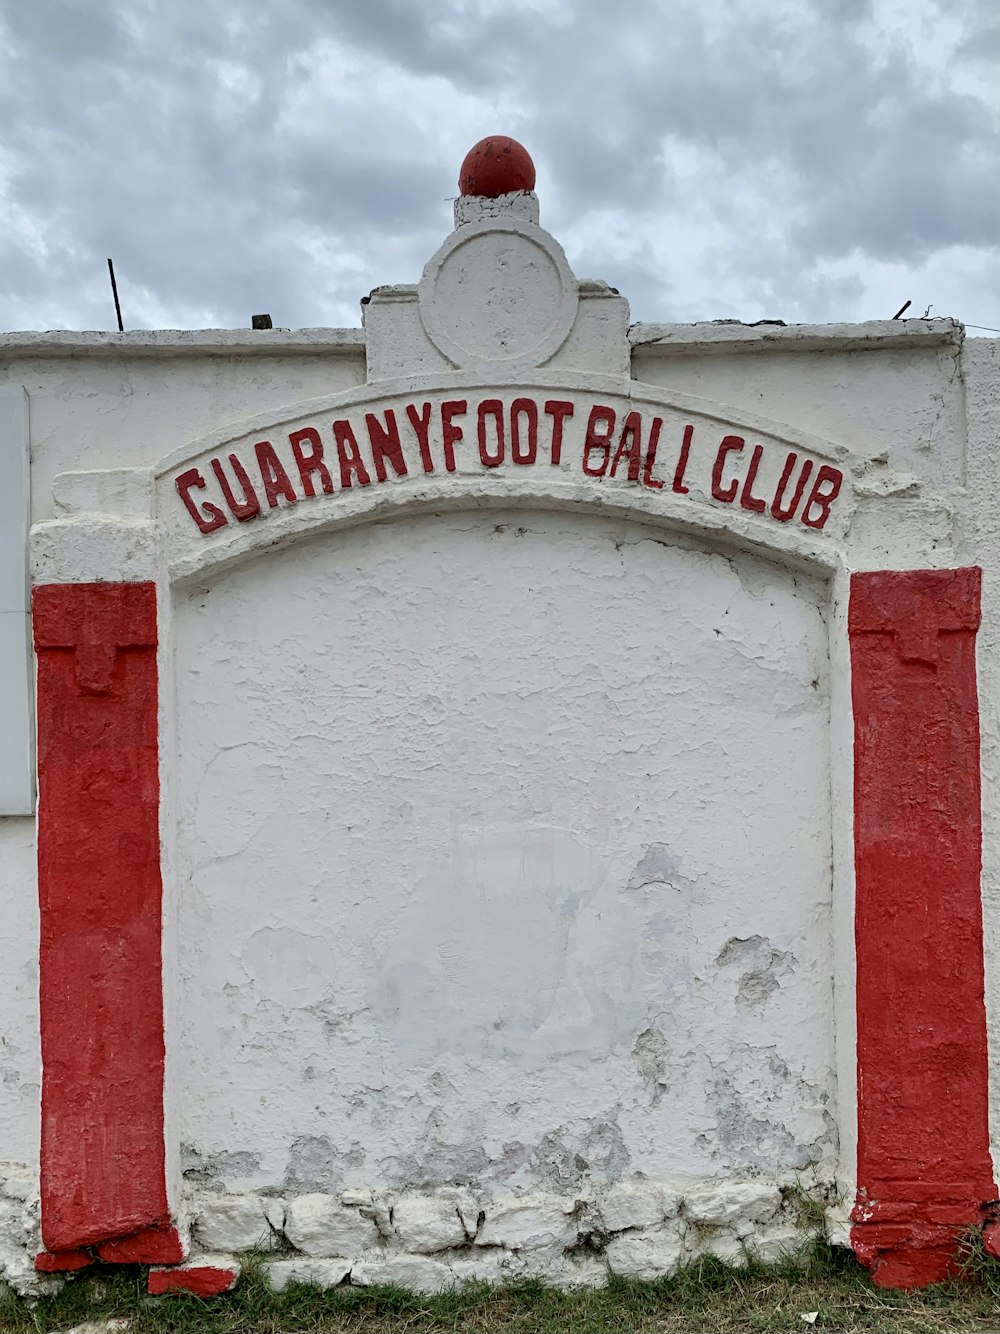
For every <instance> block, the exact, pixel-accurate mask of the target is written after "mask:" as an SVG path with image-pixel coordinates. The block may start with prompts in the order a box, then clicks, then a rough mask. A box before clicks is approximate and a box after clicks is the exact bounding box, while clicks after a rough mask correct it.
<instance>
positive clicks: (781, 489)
mask: <svg viewBox="0 0 1000 1334" xmlns="http://www.w3.org/2000/svg"><path fill="white" fill-rule="evenodd" d="M798 457H799V456H798V454H796V453H794V452H793V453H791V454H789V455H788V457H787V458H786V459H785V466H784V467H783V468H782V470H781V480H780V481H779V482H778V489H777V491H775V493H774V501H773V503H772V505H771V517H772V518H775V519H777V520H778V522H779V523H787V522H788V520H789V519H790V518H791V517H792V515H793V514H794V513H795V511H796V510H797V509H798V507H799V501H800V500H801V499H802V492H803V491H804V490H805V486H806V482H807V481H808V480H809V475H810V473H811V472H812V470H813V464H812V459H806V460H805V462H804V463H803V464H802V471H801V472H800V473H799V480H798V481H797V482H796V483H795V494H794V495H793V496H792V503H791V504H790V505H789V506H788V507H787V509H782V507H781V502H782V501H783V500H784V498H785V488H786V487H787V486H788V483H789V480H790V478H791V476H792V473H793V472H794V471H795V464H796V462H797V461H798Z"/></svg>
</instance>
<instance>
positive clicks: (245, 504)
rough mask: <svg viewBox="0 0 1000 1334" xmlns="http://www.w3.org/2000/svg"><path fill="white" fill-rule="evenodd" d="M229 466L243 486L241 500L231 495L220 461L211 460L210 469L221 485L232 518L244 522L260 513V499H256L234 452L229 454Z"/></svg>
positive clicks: (244, 470)
mask: <svg viewBox="0 0 1000 1334" xmlns="http://www.w3.org/2000/svg"><path fill="white" fill-rule="evenodd" d="M229 466H230V467H231V468H232V470H233V473H234V474H235V476H236V480H237V481H238V482H239V484H240V486H241V487H242V488H243V499H242V500H237V499H236V497H235V496H234V495H233V488H232V487H231V486H230V485H229V478H228V477H227V476H226V474H225V472H224V470H223V467H222V464H221V462H220V461H219V460H218V459H213V460H212V471H213V472H214V473H215V475H216V477H217V478H218V481H219V485H220V486H221V487H222V494H223V495H224V496H225V498H226V504H227V505H228V506H229V508H230V511H231V512H232V515H233V518H234V519H238V520H239V521H240V523H246V522H247V520H248V519H254V518H256V517H257V515H258V514H259V513H260V501H259V500H258V499H257V492H256V491H255V490H254V489H253V487H252V486H251V485H250V478H249V477H248V476H247V470H246V468H244V466H243V464H242V463H241V462H240V461H239V459H238V458H237V457H236V455H235V454H230V455H229Z"/></svg>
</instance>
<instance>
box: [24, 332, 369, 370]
mask: <svg viewBox="0 0 1000 1334" xmlns="http://www.w3.org/2000/svg"><path fill="white" fill-rule="evenodd" d="M364 350H365V334H364V330H363V329H140V330H135V331H133V332H130V333H104V332H97V333H91V332H87V333H77V332H74V331H67V330H61V329H60V330H53V331H50V332H48V333H4V334H0V363H3V362H4V361H13V360H15V359H21V358H25V357H253V356H267V357H291V356H329V357H357V356H359V355H364Z"/></svg>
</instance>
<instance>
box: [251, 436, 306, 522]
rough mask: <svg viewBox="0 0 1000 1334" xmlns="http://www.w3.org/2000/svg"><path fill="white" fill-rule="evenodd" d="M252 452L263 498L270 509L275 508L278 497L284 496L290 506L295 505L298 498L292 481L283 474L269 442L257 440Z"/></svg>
mask: <svg viewBox="0 0 1000 1334" xmlns="http://www.w3.org/2000/svg"><path fill="white" fill-rule="evenodd" d="M254 452H255V453H256V455H257V467H258V468H260V480H261V481H262V482H263V483H264V496H265V497H266V499H267V503H268V504H269V505H270V507H271V508H272V509H274V508H275V506H276V505H277V503H278V497H279V496H284V497H285V499H286V500H287V501H288V503H289V504H290V505H294V504H296V503H297V501H298V496H297V495H296V494H295V488H294V487H293V486H292V479H291V478H290V477H289V476H288V473H287V472H285V469H284V467H283V466H282V463H281V460H280V459H279V458H278V456H277V454H276V453H275V452H274V446H273V445H272V444H271V442H270V440H258V442H257V444H256V446H255V448H254Z"/></svg>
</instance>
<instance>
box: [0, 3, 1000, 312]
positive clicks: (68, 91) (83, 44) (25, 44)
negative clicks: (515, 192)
mask: <svg viewBox="0 0 1000 1334" xmlns="http://www.w3.org/2000/svg"><path fill="white" fill-rule="evenodd" d="M994 8H995V7H994V6H993V4H992V3H987V2H986V0H969V2H968V3H966V4H965V5H963V6H962V7H960V11H956V7H954V6H950V5H945V4H943V3H940V4H939V3H938V0H913V2H912V3H910V4H908V5H904V4H903V3H902V0H836V2H835V3H830V0H774V3H772V4H769V5H768V6H762V5H760V4H759V3H755V2H751V0H673V2H672V3H667V0H636V3H634V4H632V5H629V6H615V5H611V4H609V3H607V0H532V2H531V3H528V2H527V0H506V3H502V4H501V3H499V0H337V3H336V4H330V3H328V2H327V0H258V3H255V4H254V5H252V6H251V5H247V6H242V7H239V6H233V5H232V4H229V3H225V0H171V3H170V4H169V5H164V4H161V3H156V0H88V2H87V3H83V0H36V3H32V4H25V3H23V0H0V116H2V123H3V124H4V125H5V127H6V130H7V132H6V134H5V136H4V140H3V144H2V147H0V188H2V195H0V222H2V226H0V302H2V306H0V322H2V324H3V325H4V327H7V328H13V327H22V328H39V327H52V326H60V325H61V326H67V327H102V326H103V327H108V325H109V323H110V322H111V311H110V302H109V298H108V293H107V280H106V272H105V269H104V257H105V256H106V255H108V254H111V255H113V256H114V258H115V263H116V267H117V269H118V272H119V276H120V285H121V288H122V294H123V299H124V304H125V309H126V314H127V318H128V321H129V323H131V324H132V325H133V326H135V325H150V324H152V325H189V326H198V325H212V324H221V325H245V324H247V323H248V320H249V315H250V314H251V313H252V312H253V311H256V310H265V309H266V310H270V311H271V312H272V313H273V315H274V316H275V319H276V321H277V322H278V323H281V324H289V325H293V326H296V325H309V324H345V323H347V324H356V323H357V322H358V305H357V303H358V300H359V298H360V297H361V296H363V295H364V294H365V293H366V292H367V291H368V290H369V289H370V288H371V287H373V286H375V285H377V284H379V283H382V282H392V281H413V280H415V279H416V278H417V277H418V276H419V272H420V269H421V267H422V265H423V263H424V261H425V260H426V259H427V258H428V256H429V255H430V254H431V252H432V251H433V250H434V248H435V247H436V245H437V244H438V243H439V242H440V240H441V239H442V237H443V235H444V234H445V233H446V232H447V230H448V229H449V227H450V207H449V203H448V197H449V196H450V195H452V194H453V193H454V192H455V188H456V187H455V184H454V182H455V179H456V176H457V170H458V165H459V163H460V161H461V158H462V156H463V154H464V152H465V150H466V149H467V148H468V147H469V146H470V145H471V144H472V143H473V142H474V141H475V140H476V139H478V138H480V137H481V136H482V135H483V134H486V133H489V132H491V131H495V130H500V131H504V132H509V133H513V134H515V135H516V136H517V137H519V138H521V139H522V140H523V141H524V142H525V143H526V144H527V146H528V147H529V149H530V150H531V152H532V153H533V155H534V157H535V160H536V163H537V165H538V168H539V191H540V194H541V197H542V207H543V221H544V222H545V224H546V225H547V226H549V227H550V228H551V229H552V230H553V231H554V232H555V234H556V235H557V236H559V238H560V239H561V240H562V241H563V242H564V244H565V245H566V247H567V251H568V253H569V256H570V259H571V261H572V262H573V263H574V265H575V267H576V268H577V270H578V271H579V272H580V273H581V274H583V275H585V276H593V277H602V278H605V279H607V280H608V281H610V282H612V283H614V285H616V286H618V287H619V288H620V289H621V290H622V291H623V292H624V294H625V295H626V296H628V297H629V299H630V301H631V303H632V307H633V312H634V314H635V316H636V317H637V318H643V319H670V318H695V317H701V318H712V317H716V316H738V317H742V318H747V319H756V318H760V317H761V316H781V317H784V318H786V319H816V320H823V319H857V318H869V317H872V316H885V315H887V314H891V313H892V310H891V309H889V308H888V307H889V306H890V305H892V306H895V305H898V304H901V301H902V299H905V297H907V296H910V297H913V298H914V303H915V305H920V306H923V305H927V304H930V303H932V302H933V303H934V306H935V313H939V314H945V313H952V314H956V315H958V316H960V317H964V318H967V319H969V320H971V321H974V322H976V321H979V322H983V323H1000V319H998V318H997V316H1000V296H998V295H997V293H996V291H995V288H993V289H992V290H991V284H992V282H993V279H992V274H993V273H994V272H995V269H996V259H997V245H996V238H997V234H998V201H997V189H996V185H995V181H994V176H995V170H994V166H995V160H996V143H995V113H994V111H993V109H992V106H991V99H993V98H995V93H994V91H993V88H992V84H993V82H994V80H993V79H992V77H991V76H992V74H993V72H994V71H993V69H992V63H993V62H992V61H991V60H990V59H989V58H988V56H987V55H986V54H985V53H986V52H988V51H989V50H990V49H993V50H994V51H995V46H994V47H993V48H991V47H990V45H989V44H990V41H991V40H995V37H993V38H991V32H993V30H995V28H996V22H997V20H996V14H995V12H994ZM234 11H235V12H234ZM953 11H954V12H953ZM904 288H905V290H904ZM911 289H912V290H911ZM897 297H898V298H899V299H898V300H897Z"/></svg>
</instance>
